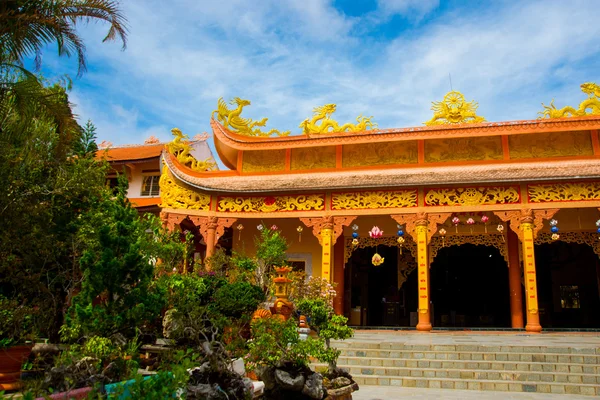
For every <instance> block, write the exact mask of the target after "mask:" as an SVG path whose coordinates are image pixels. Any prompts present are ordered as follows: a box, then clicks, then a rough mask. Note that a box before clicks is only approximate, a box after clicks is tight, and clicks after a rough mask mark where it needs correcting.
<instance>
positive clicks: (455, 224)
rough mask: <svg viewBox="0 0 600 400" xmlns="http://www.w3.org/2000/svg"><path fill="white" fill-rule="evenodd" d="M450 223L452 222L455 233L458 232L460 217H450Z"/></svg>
mask: <svg viewBox="0 0 600 400" xmlns="http://www.w3.org/2000/svg"><path fill="white" fill-rule="evenodd" d="M452 223H453V224H454V228H455V229H456V233H458V224H460V218H458V217H454V218H452Z"/></svg>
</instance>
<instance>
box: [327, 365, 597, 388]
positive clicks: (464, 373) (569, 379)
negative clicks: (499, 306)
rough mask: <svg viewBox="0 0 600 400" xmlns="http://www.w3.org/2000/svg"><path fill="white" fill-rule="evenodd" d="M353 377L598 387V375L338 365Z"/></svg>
mask: <svg viewBox="0 0 600 400" xmlns="http://www.w3.org/2000/svg"><path fill="white" fill-rule="evenodd" d="M339 367H341V368H344V369H346V370H348V372H350V374H351V375H352V376H354V375H361V376H366V375H377V376H385V377H398V376H401V377H417V378H451V379H461V380H468V379H476V380H493V381H511V382H544V383H552V382H555V383H556V382H560V383H576V384H580V383H585V384H591V385H600V375H598V374H571V373H562V372H526V371H486V370H468V369H467V370H456V369H454V370H447V371H445V370H443V369H435V368H416V369H415V368H402V367H357V366H345V365H339Z"/></svg>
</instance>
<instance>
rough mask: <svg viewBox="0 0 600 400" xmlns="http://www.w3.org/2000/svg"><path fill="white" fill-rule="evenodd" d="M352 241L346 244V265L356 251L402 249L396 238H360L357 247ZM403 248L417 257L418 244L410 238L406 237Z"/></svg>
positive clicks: (348, 240) (346, 241)
mask: <svg viewBox="0 0 600 400" xmlns="http://www.w3.org/2000/svg"><path fill="white" fill-rule="evenodd" d="M352 240H353V239H352V238H351V237H347V238H346V240H345V242H344V243H345V246H344V264H346V263H347V262H348V260H350V257H352V251H353V250H354V249H362V248H365V247H376V246H391V247H400V243H398V237H396V236H383V237H380V238H378V239H373V238H371V237H368V236H365V237H359V238H357V239H356V240H357V241H358V243H357V244H356V245H353V244H352ZM402 248H403V249H407V250H408V251H409V252H410V254H412V255H413V256H416V254H417V244H416V243H415V242H414V240H412V238H410V237H406V239H405V240H404V243H402ZM415 266H416V263H415Z"/></svg>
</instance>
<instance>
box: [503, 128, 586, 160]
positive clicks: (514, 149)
mask: <svg viewBox="0 0 600 400" xmlns="http://www.w3.org/2000/svg"><path fill="white" fill-rule="evenodd" d="M508 149H509V154H510V158H511V159H522V158H554V157H573V156H586V155H592V154H594V148H593V147H592V138H591V136H590V132H589V131H573V132H540V133H534V134H527V135H510V136H509V137H508Z"/></svg>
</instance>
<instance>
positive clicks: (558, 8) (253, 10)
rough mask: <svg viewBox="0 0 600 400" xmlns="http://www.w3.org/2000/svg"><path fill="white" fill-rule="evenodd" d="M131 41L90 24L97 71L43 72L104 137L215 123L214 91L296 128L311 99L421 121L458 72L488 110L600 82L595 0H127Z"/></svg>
mask: <svg viewBox="0 0 600 400" xmlns="http://www.w3.org/2000/svg"><path fill="white" fill-rule="evenodd" d="M122 6H123V9H124V13H125V15H126V16H127V18H128V20H129V30H130V33H129V43H128V47H127V49H126V50H125V51H121V46H120V44H119V43H109V44H106V43H105V44H102V43H101V39H102V37H103V34H104V33H105V32H106V29H107V27H106V26H105V25H102V24H91V25H88V26H82V28H81V33H82V35H83V37H84V38H85V40H86V44H87V48H88V51H87V55H88V64H89V69H88V72H87V73H86V74H85V75H84V76H83V77H81V78H77V79H75V78H74V77H75V75H76V71H75V67H76V60H74V59H73V60H69V59H65V58H61V59H59V58H58V57H56V56H55V55H54V53H55V49H53V48H50V49H48V50H47V51H46V53H45V57H44V70H43V72H44V74H45V75H46V76H48V77H52V76H55V75H56V74H59V73H68V74H69V75H70V76H72V77H73V78H74V88H73V90H72V92H71V100H72V102H73V103H75V104H76V113H77V114H78V115H79V117H80V119H81V120H82V122H85V121H86V120H87V119H88V118H89V119H91V120H92V121H93V122H94V124H95V125H96V126H97V128H98V131H97V132H98V139H99V141H102V140H107V141H110V142H112V143H113V144H115V145H118V144H126V143H142V142H143V141H144V140H145V139H146V138H148V137H149V136H150V135H154V136H157V137H158V138H160V139H161V140H164V141H166V140H170V129H171V128H173V127H178V128H180V129H182V130H183V132H184V133H187V134H190V136H193V135H195V134H197V133H202V132H204V131H208V132H209V133H210V126H209V119H210V115H211V112H212V111H213V110H214V109H215V108H216V105H217V100H218V98H219V97H221V96H222V97H224V98H225V99H227V100H229V99H231V98H233V97H235V96H238V97H241V98H246V99H249V100H251V101H252V106H250V107H248V108H246V109H245V110H244V114H242V115H245V116H248V117H251V118H262V117H268V118H269V121H268V123H267V128H278V129H280V130H287V129H291V130H292V132H295V133H296V132H299V128H298V125H299V123H300V122H301V121H302V120H304V119H305V118H307V117H309V116H310V115H311V114H312V108H313V107H315V106H320V105H323V104H326V103H337V105H338V108H337V112H336V115H335V118H336V119H337V120H338V121H340V122H350V121H352V122H353V121H354V118H355V117H356V116H358V115H359V114H363V115H372V116H374V120H375V121H376V122H378V124H379V127H380V128H393V127H408V126H420V125H422V122H423V121H426V120H427V119H429V118H430V117H431V115H432V112H431V111H430V107H431V102H432V101H436V100H441V99H442V97H443V96H444V94H445V93H446V92H448V91H449V90H450V83H449V79H448V74H451V76H452V86H453V88H454V89H455V90H459V91H461V92H463V93H464V94H465V96H466V98H467V99H468V100H476V101H477V102H478V103H479V114H480V115H483V116H484V117H486V119H487V120H488V121H505V120H519V119H534V118H536V116H537V115H536V114H537V112H538V111H540V110H541V109H542V107H541V103H542V102H544V103H546V104H547V103H549V102H550V100H552V99H553V98H554V99H556V101H555V104H556V105H557V106H558V107H562V106H564V105H577V104H579V102H580V101H581V100H583V98H584V94H583V93H581V92H580V89H579V85H580V84H581V83H583V82H587V81H596V82H599V83H600V55H599V50H600V40H598V37H600V24H598V15H599V12H598V10H599V8H598V6H599V3H598V1H597V0H587V1H586V0H580V1H578V0H572V1H568V2H565V1H551V0H545V1H501V0H494V1H475V0H473V1H469V0H462V1H459V0H449V1H444V0H364V1H361V0H221V1H214V0H213V1H208V0H202V1H199V0H172V1H164V0H124V1H122Z"/></svg>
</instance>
